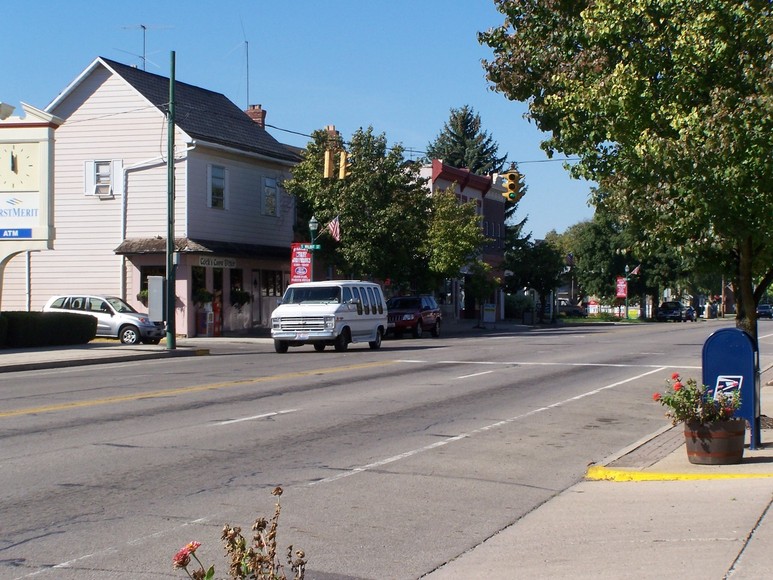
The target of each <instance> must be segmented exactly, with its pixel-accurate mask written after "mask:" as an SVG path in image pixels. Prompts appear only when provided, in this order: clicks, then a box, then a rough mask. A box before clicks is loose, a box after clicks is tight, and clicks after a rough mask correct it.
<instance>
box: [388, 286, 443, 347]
mask: <svg viewBox="0 0 773 580" xmlns="http://www.w3.org/2000/svg"><path fill="white" fill-rule="evenodd" d="M387 312H388V317H387V320H388V325H387V334H389V333H391V334H394V335H395V336H396V337H398V338H399V337H401V336H402V335H403V333H404V332H410V333H411V334H412V335H413V337H414V338H421V335H422V333H424V332H427V331H429V332H430V333H432V336H440V325H441V322H442V320H443V317H442V315H441V314H440V307H439V306H438V305H437V302H435V299H434V298H433V297H432V296H429V295H420V296H394V297H392V298H390V299H389V300H387Z"/></svg>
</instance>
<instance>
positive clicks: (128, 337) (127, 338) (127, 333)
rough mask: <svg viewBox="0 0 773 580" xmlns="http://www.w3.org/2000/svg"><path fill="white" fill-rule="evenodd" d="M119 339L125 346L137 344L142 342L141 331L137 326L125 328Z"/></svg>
mask: <svg viewBox="0 0 773 580" xmlns="http://www.w3.org/2000/svg"><path fill="white" fill-rule="evenodd" d="M118 338H120V339H121V342H122V343H123V344H137V343H138V342H139V341H140V331H139V329H138V328H137V327H136V326H131V325H129V326H124V327H123V328H122V329H121V332H120V334H119V335H118Z"/></svg>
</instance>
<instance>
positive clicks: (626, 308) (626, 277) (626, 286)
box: [625, 264, 628, 320]
mask: <svg viewBox="0 0 773 580" xmlns="http://www.w3.org/2000/svg"><path fill="white" fill-rule="evenodd" d="M625 319H626V320H628V264H626V265H625Z"/></svg>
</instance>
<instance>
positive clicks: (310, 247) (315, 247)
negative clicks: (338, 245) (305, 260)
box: [301, 244, 322, 250]
mask: <svg viewBox="0 0 773 580" xmlns="http://www.w3.org/2000/svg"><path fill="white" fill-rule="evenodd" d="M321 247H322V246H320V245H319V244H301V250H319V249H320V248H321Z"/></svg>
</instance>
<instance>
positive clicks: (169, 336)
mask: <svg viewBox="0 0 773 580" xmlns="http://www.w3.org/2000/svg"><path fill="white" fill-rule="evenodd" d="M174 57H175V55H174V51H172V53H171V64H170V72H169V111H168V114H167V130H166V131H167V152H166V176H167V184H166V185H167V187H166V189H167V202H166V206H167V210H166V211H167V231H166V348H167V350H174V349H175V348H176V346H177V344H176V342H175V332H176V324H175V313H176V309H175V301H176V300H175V299H176V292H175V260H174V75H175V72H174V66H175V58H174Z"/></svg>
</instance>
